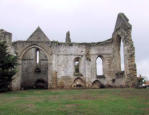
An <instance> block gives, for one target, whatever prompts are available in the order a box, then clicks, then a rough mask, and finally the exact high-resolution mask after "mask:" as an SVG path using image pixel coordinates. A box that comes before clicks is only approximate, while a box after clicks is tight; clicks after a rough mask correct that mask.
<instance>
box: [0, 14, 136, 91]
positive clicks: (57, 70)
mask: <svg viewBox="0 0 149 115" xmlns="http://www.w3.org/2000/svg"><path fill="white" fill-rule="evenodd" d="M131 30H132V26H131V24H130V23H129V20H128V18H127V17H126V16H125V15H124V14H123V13H119V14H118V17H117V21H116V25H115V29H114V32H113V34H112V37H111V38H110V39H108V40H105V41H103V42H93V43H75V42H71V39H70V33H69V32H67V33H66V41H65V42H57V41H50V39H48V37H47V36H46V35H45V34H44V32H43V31H42V30H41V29H40V28H39V27H38V28H37V29H36V30H35V31H34V32H33V34H32V35H31V36H30V37H29V38H28V39H27V40H26V41H15V42H12V34H11V33H9V32H6V31H5V30H2V29H1V30H0V40H3V41H6V42H7V45H8V46H9V47H8V51H9V52H10V53H11V54H14V55H17V56H18V63H19V65H18V66H17V73H16V75H15V76H13V81H12V84H11V87H12V89H13V90H20V89H29V88H101V87H134V86H135V85H136V79H137V74H136V73H137V71H136V63H135V48H134V44H133V41H132V37H131ZM91 39H93V38H91ZM121 42H123V49H124V71H122V70H121V56H120V48H121ZM97 58H101V60H102V67H103V75H97V66H96V60H97Z"/></svg>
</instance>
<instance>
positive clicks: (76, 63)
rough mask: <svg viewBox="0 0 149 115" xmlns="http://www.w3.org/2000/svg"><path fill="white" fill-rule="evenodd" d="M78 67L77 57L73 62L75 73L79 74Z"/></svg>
mask: <svg viewBox="0 0 149 115" xmlns="http://www.w3.org/2000/svg"><path fill="white" fill-rule="evenodd" d="M79 66H80V58H79V57H77V58H75V60H74V67H75V73H80V71H79Z"/></svg>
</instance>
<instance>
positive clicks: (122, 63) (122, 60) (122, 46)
mask: <svg viewBox="0 0 149 115" xmlns="http://www.w3.org/2000/svg"><path fill="white" fill-rule="evenodd" d="M120 55H121V56H120V57H121V71H124V44H123V41H122V40H121V43H120Z"/></svg>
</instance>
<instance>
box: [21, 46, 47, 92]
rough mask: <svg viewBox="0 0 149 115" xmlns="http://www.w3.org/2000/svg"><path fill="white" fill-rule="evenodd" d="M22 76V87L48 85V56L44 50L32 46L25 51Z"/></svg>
mask: <svg viewBox="0 0 149 115" xmlns="http://www.w3.org/2000/svg"><path fill="white" fill-rule="evenodd" d="M21 76H22V77H21V88H22V89H32V88H47V87H48V85H47V83H48V57H47V55H46V54H45V52H44V51H43V50H41V49H39V48H38V47H31V48H30V49H28V50H27V51H26V52H25V53H24V55H23V56H22V75H21ZM39 79H40V80H39ZM41 79H42V80H41Z"/></svg>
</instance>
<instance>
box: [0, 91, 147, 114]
mask: <svg viewBox="0 0 149 115" xmlns="http://www.w3.org/2000/svg"><path fill="white" fill-rule="evenodd" d="M0 115H149V89H81V90H26V91H16V92H8V93H1V94H0Z"/></svg>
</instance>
